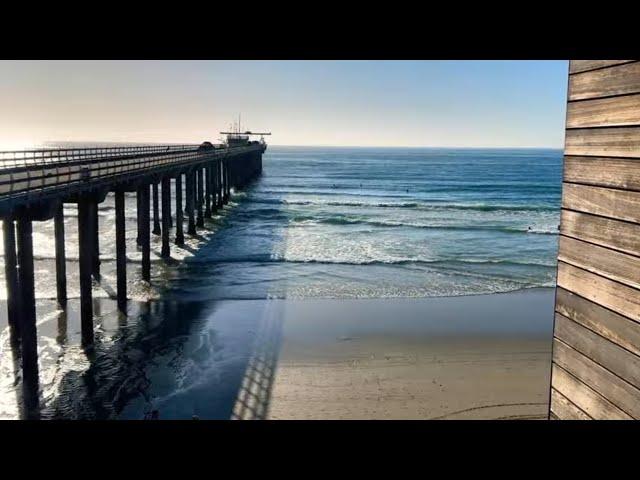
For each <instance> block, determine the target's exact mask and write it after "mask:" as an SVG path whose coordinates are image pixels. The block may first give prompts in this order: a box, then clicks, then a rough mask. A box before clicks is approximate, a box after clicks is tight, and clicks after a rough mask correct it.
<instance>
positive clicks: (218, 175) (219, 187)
mask: <svg viewBox="0 0 640 480" xmlns="http://www.w3.org/2000/svg"><path fill="white" fill-rule="evenodd" d="M216 195H217V197H218V208H222V161H221V160H216Z"/></svg>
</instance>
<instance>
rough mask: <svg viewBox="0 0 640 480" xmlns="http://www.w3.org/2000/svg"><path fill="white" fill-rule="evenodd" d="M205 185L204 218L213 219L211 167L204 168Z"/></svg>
mask: <svg viewBox="0 0 640 480" xmlns="http://www.w3.org/2000/svg"><path fill="white" fill-rule="evenodd" d="M204 174H205V176H204V183H205V186H206V189H205V197H204V216H205V218H211V167H210V166H208V165H207V166H206V167H204Z"/></svg>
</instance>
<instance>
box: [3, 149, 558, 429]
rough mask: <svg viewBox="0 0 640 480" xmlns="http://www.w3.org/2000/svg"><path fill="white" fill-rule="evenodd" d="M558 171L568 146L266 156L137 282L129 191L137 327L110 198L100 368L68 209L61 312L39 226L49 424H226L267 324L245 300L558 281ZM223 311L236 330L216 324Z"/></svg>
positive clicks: (393, 294)
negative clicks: (90, 349) (120, 269)
mask: <svg viewBox="0 0 640 480" xmlns="http://www.w3.org/2000/svg"><path fill="white" fill-rule="evenodd" d="M561 169H562V152H561V151H560V150H544V149H435V148H433V149H418V148H415V149H413V148H411V149H409V148H402V149H401V148H393V149H392V148H328V147H313V148H312V147H272V146H270V147H269V148H268V150H267V152H266V154H265V155H264V159H263V175H262V176H261V178H259V179H258V180H257V181H256V182H255V183H253V184H252V185H251V186H249V187H248V188H247V189H246V190H244V191H242V192H232V198H231V201H230V204H229V205H228V206H227V207H225V208H224V210H222V211H219V212H217V213H216V214H215V215H214V218H213V219H212V220H210V221H207V224H206V228H205V229H202V230H199V235H198V236H197V237H195V238H190V237H189V236H186V237H187V238H186V242H187V243H186V245H185V247H184V248H177V247H175V246H174V245H172V249H171V255H172V259H171V260H169V261H164V260H162V259H161V258H160V256H159V253H160V237H158V236H153V235H152V281H151V284H150V285H149V284H146V283H145V282H142V281H141V280H140V277H141V273H140V260H141V252H140V251H139V250H138V249H137V247H136V245H135V236H136V224H135V218H136V212H135V205H136V202H135V196H134V195H133V194H131V195H128V196H127V198H126V229H127V234H126V235H127V258H128V262H127V270H128V276H127V281H128V293H129V296H130V298H131V299H132V302H131V307H130V311H129V318H128V319H123V318H122V317H118V315H117V312H116V308H115V302H114V301H113V299H114V298H115V291H116V287H115V285H116V277H115V225H114V215H113V213H114V212H113V210H114V199H113V197H112V196H111V195H109V196H108V197H107V199H106V201H105V202H104V203H102V204H101V205H100V206H99V218H100V227H99V228H100V253H101V262H102V263H101V273H102V280H101V282H100V283H99V284H98V283H96V284H94V289H93V295H94V298H95V299H96V301H95V314H96V338H97V342H96V343H97V346H96V351H95V353H93V354H92V355H91V356H87V355H86V354H85V353H84V352H83V351H82V349H81V348H80V346H79V333H80V327H79V319H78V310H79V306H78V297H79V285H78V262H77V259H78V244H77V209H76V207H75V206H74V205H65V217H66V218H65V229H66V245H65V246H66V251H67V274H68V290H69V297H70V299H71V300H70V303H69V307H68V310H67V312H60V311H59V310H57V308H56V306H55V301H54V299H55V293H56V287H55V263H54V247H53V246H54V240H53V221H46V222H39V223H35V224H34V249H35V256H36V260H35V271H36V297H37V308H38V331H39V353H40V362H41V368H40V377H41V378H40V382H41V391H42V399H43V400H42V403H43V417H44V418H140V416H141V413H142V412H143V411H145V410H146V409H148V408H150V406H152V405H159V404H162V405H163V412H165V411H167V412H171V413H168V414H165V416H166V415H169V416H170V417H171V418H189V417H190V415H191V413H193V412H195V411H196V410H198V409H200V410H199V411H200V412H202V411H205V412H207V413H208V414H209V417H208V418H228V413H229V412H228V411H227V410H225V408H227V407H224V408H222V407H219V406H218V407H216V405H223V404H224V405H229V404H230V403H232V402H230V399H231V397H233V395H234V394H235V393H236V392H237V388H235V387H233V388H231V387H229V385H235V384H234V383H233V381H231V380H230V378H234V379H236V378H241V377H242V372H243V371H244V368H245V367H246V363H247V361H248V358H249V356H250V355H251V353H250V350H251V349H250V347H249V345H250V344H251V342H252V341H253V339H254V333H255V332H256V331H258V330H259V325H258V323H256V322H258V321H259V320H260V319H257V318H253V317H252V315H253V314H252V313H251V312H253V310H251V309H250V308H249V307H248V306H247V309H248V310H247V311H246V312H245V313H246V314H243V311H244V310H243V307H241V306H238V305H241V303H237V302H236V301H239V300H253V301H255V300H264V299H295V300H304V299H314V300H317V299H370V298H407V297H409V298H420V297H443V296H458V295H469V294H488V293H496V292H509V291H514V290H521V289H529V288H533V287H541V286H552V285H553V284H554V280H555V274H556V263H555V257H556V251H557V242H558V238H557V233H558V223H559V216H560V195H561ZM173 191H175V190H173ZM173 207H174V208H175V204H173ZM171 237H172V239H173V233H172V235H171ZM0 243H1V242H0ZM1 248H2V247H1V246H0V249H1ZM0 282H4V268H3V265H0ZM0 296H2V299H4V298H5V297H6V295H5V291H4V289H0ZM228 302H236V303H232V304H229V303H228ZM3 303H4V302H3ZM250 304H251V302H248V303H247V305H250ZM220 305H222V306H223V307H222V308H223V310H224V311H225V312H227V313H225V319H224V320H220V319H219V318H217V317H216V318H217V319H216V320H215V321H211V320H210V318H211V317H210V314H212V312H215V311H216V309H217V308H220ZM225 305H226V307H225ZM229 305H232V307H230V306H229ZM5 308H6V307H4V305H2V314H1V315H0V318H1V317H2V316H6V314H5ZM267 310H268V309H267ZM272 314H273V312H272V313H271V314H270V315H272ZM2 322H3V323H2V324H0V327H2V332H1V337H0V348H1V349H2V351H1V352H0V354H1V363H0V417H2V418H14V417H15V416H17V415H18V413H17V407H16V398H18V397H19V395H18V394H17V390H18V389H19V374H18V373H16V372H17V370H16V364H15V357H13V356H12V355H10V354H9V353H10V350H11V349H10V346H9V342H8V330H7V328H6V318H4V319H2ZM185 392H187V393H185ZM185 398H188V401H185ZM196 406H197V408H196Z"/></svg>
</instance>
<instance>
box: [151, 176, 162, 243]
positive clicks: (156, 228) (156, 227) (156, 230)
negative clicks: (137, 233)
mask: <svg viewBox="0 0 640 480" xmlns="http://www.w3.org/2000/svg"><path fill="white" fill-rule="evenodd" d="M151 188H152V189H153V231H152V232H151V233H153V234H154V235H160V233H161V232H160V212H159V208H160V207H159V205H158V183H157V182H153V184H152V187H151Z"/></svg>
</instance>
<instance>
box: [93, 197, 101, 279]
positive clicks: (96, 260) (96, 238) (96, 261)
mask: <svg viewBox="0 0 640 480" xmlns="http://www.w3.org/2000/svg"><path fill="white" fill-rule="evenodd" d="M99 227H100V223H99V218H98V202H97V201H94V202H92V203H91V234H92V235H93V259H92V262H91V272H92V273H93V277H94V278H95V279H96V280H100V231H99Z"/></svg>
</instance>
